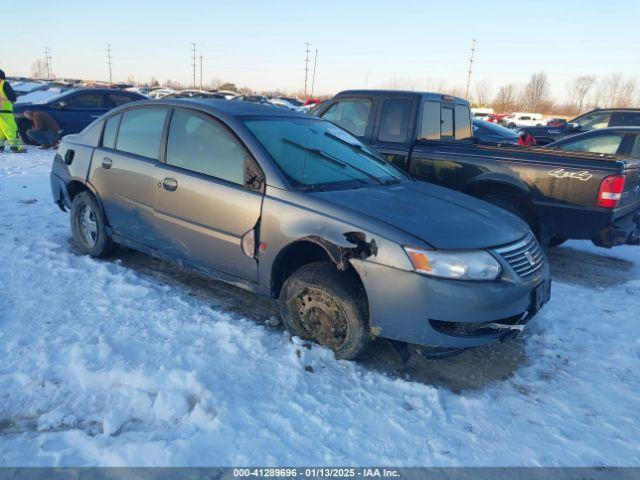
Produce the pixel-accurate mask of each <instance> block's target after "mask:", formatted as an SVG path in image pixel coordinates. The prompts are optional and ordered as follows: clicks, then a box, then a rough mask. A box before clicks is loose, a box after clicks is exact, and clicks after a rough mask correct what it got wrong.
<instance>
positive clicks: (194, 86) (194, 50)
mask: <svg viewBox="0 0 640 480" xmlns="http://www.w3.org/2000/svg"><path fill="white" fill-rule="evenodd" d="M191 46H192V51H193V62H192V63H191V66H192V67H193V88H196V44H195V43H192V44H191Z"/></svg>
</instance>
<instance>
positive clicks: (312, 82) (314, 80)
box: [311, 48, 318, 98]
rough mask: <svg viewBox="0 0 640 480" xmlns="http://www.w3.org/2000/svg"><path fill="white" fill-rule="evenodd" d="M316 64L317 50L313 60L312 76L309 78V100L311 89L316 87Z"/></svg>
mask: <svg viewBox="0 0 640 480" xmlns="http://www.w3.org/2000/svg"><path fill="white" fill-rule="evenodd" d="M317 63H318V49H317V48H316V57H315V59H314V60H313V76H312V77H311V98H313V89H314V87H315V86H316V64H317Z"/></svg>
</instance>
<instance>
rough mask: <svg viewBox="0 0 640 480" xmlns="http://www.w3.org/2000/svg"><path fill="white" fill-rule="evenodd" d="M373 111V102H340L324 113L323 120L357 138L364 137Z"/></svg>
mask: <svg viewBox="0 0 640 480" xmlns="http://www.w3.org/2000/svg"><path fill="white" fill-rule="evenodd" d="M370 110H371V100H369V99H368V98H359V99H352V100H338V102H337V103H334V104H333V105H331V106H330V107H329V109H328V110H327V111H326V112H324V114H323V115H322V118H324V119H325V120H329V121H330V122H333V123H335V124H336V125H338V126H340V127H342V128H344V129H345V130H346V131H348V132H349V133H351V134H352V135H355V136H356V137H364V134H365V132H366V130H367V120H368V119H369V111H370Z"/></svg>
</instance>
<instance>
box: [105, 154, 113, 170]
mask: <svg viewBox="0 0 640 480" xmlns="http://www.w3.org/2000/svg"><path fill="white" fill-rule="evenodd" d="M111 165H113V161H112V160H111V159H110V158H106V157H105V158H103V159H102V168H111Z"/></svg>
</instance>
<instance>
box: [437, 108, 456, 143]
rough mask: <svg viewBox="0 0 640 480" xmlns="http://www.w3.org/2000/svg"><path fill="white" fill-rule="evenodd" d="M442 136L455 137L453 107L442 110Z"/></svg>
mask: <svg viewBox="0 0 640 480" xmlns="http://www.w3.org/2000/svg"><path fill="white" fill-rule="evenodd" d="M440 137H448V138H447V139H448V140H451V139H453V108H444V107H443V108H442V109H441V110H440Z"/></svg>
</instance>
